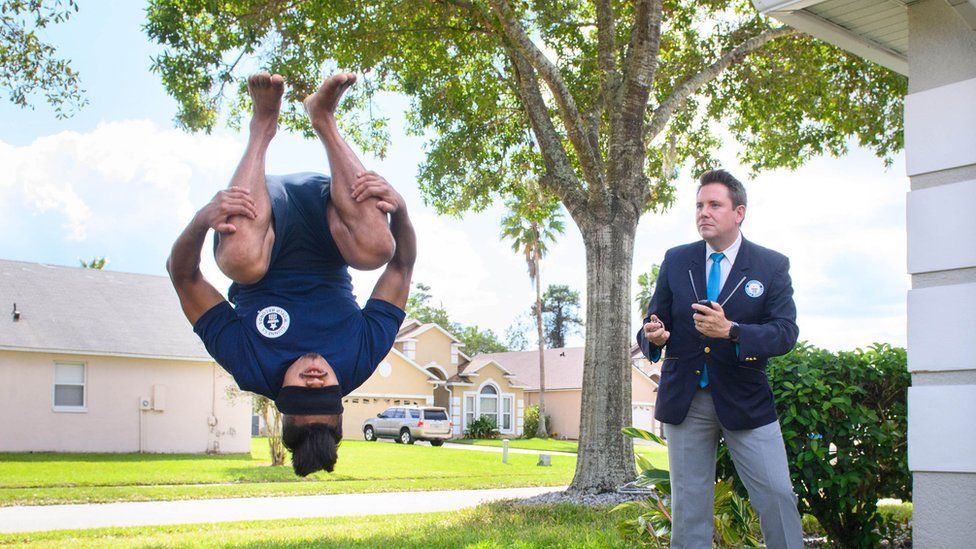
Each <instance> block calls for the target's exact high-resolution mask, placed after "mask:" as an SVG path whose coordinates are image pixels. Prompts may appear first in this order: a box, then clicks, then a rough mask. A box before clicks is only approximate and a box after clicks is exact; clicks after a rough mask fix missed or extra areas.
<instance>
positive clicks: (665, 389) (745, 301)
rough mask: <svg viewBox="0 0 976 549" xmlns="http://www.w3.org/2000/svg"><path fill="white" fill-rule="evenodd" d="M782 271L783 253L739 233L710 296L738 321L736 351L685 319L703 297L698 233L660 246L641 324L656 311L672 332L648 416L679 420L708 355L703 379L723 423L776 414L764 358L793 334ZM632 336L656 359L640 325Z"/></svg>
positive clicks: (736, 424) (789, 343)
mask: <svg viewBox="0 0 976 549" xmlns="http://www.w3.org/2000/svg"><path fill="white" fill-rule="evenodd" d="M789 271H790V261H789V259H788V258H787V257H786V256H784V255H783V254H780V253H778V252H775V251H773V250H770V249H768V248H763V247H762V246H759V245H757V244H753V243H752V242H749V241H748V240H746V239H745V238H743V239H742V244H741V245H740V247H739V253H738V254H737V255H736V257H735V263H734V264H733V265H732V270H731V271H730V272H729V276H728V278H727V279H726V281H725V285H724V286H723V287H722V291H721V292H720V293H719V297H718V299H717V301H718V302H719V303H723V302H724V303H725V304H724V305H723V306H722V307H723V308H724V309H725V316H726V318H728V319H729V320H731V321H733V322H738V323H739V326H740V328H741V330H740V336H739V350H738V354H737V353H736V349H735V344H734V343H732V341H730V340H728V339H715V338H706V337H705V336H703V335H702V334H701V333H699V332H698V330H696V329H695V323H694V320H693V319H692V315H693V314H694V313H695V311H694V309H692V308H691V304H692V303H695V302H696V301H697V300H698V299H706V293H705V292H706V285H705V241H704V240H701V241H699V242H694V243H692V244H686V245H684V246H678V247H676V248H671V249H670V250H668V251H667V253H665V254H664V262H663V263H661V270H660V272H659V273H658V278H657V287H656V288H655V290H654V297H653V298H651V302H650V306H649V307H648V309H647V316H646V317H645V318H644V324H647V322H648V321H649V319H650V316H651V315H652V314H654V315H657V317H658V319H659V320H661V322H663V323H664V327H665V329H667V330H668V331H670V332H671V337H670V338H669V339H668V341H667V342H666V343H665V344H664V347H665V348H666V352H665V356H664V364H663V365H662V366H661V383H660V386H659V387H658V391H657V405H656V406H655V413H654V417H655V418H657V419H658V420H659V421H662V422H664V423H671V424H678V423H681V422H682V421H684V419H685V416H686V415H688V408H689V407H690V406H691V399H692V398H694V396H695V392H696V391H697V390H698V381H699V378H700V377H701V371H702V366H703V365H705V363H706V362H707V363H708V383H709V387H710V388H711V390H712V399H713V400H714V401H715V411H716V412H717V413H718V419H719V422H721V424H722V426H724V427H725V428H726V429H730V430H739V429H755V428H756V427H762V426H763V425H767V424H769V423H772V422H773V421H775V420H776V408H775V405H774V403H773V392H772V390H771V389H770V388H769V382H768V381H767V379H766V361H767V359H768V358H769V357H771V356H778V355H784V354H786V353H788V352H790V350H791V349H792V348H793V346H794V345H795V344H796V338H797V336H798V335H799V328H797V325H796V305H795V304H794V303H793V285H792V283H791V281H790V272H789ZM733 290H734V292H733ZM696 292H697V296H696ZM726 299H727V300H728V301H726ZM637 344H638V345H640V348H641V351H643V353H644V356H646V357H647V358H648V360H650V361H651V362H656V361H657V360H659V359H660V357H661V347H658V346H656V345H653V344H652V343H651V342H649V341H647V339H646V338H645V337H644V330H643V326H642V327H641V330H639V331H638V332H637Z"/></svg>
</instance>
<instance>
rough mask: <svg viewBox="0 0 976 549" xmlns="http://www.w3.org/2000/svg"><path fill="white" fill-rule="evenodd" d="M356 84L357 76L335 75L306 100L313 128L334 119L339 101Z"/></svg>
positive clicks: (306, 108) (342, 73) (344, 73)
mask: <svg viewBox="0 0 976 549" xmlns="http://www.w3.org/2000/svg"><path fill="white" fill-rule="evenodd" d="M355 83H356V75H355V74H353V73H351V72H340V73H339V74H333V75H332V76H330V77H328V78H326V79H325V82H323V83H322V86H320V87H319V89H318V90H317V91H316V92H315V93H313V94H312V95H310V96H308V97H306V98H305V101H304V104H305V112H306V113H308V118H309V119H310V120H311V121H312V126H313V127H314V126H315V125H316V124H318V123H321V122H328V121H330V120H332V119H334V117H335V111H336V107H337V106H338V105H339V99H340V98H341V97H342V94H343V93H345V91H346V90H348V89H349V87H350V86H352V85H353V84H355Z"/></svg>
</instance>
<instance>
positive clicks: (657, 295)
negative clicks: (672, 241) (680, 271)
mask: <svg viewBox="0 0 976 549" xmlns="http://www.w3.org/2000/svg"><path fill="white" fill-rule="evenodd" d="M671 299H672V294H671V287H670V286H669V285H668V256H667V254H664V261H662V262H661V269H660V270H659V271H658V273H657V282H656V283H655V285H654V295H653V296H652V297H651V301H650V303H648V305H647V316H646V317H644V321H643V323H642V325H641V329H640V330H639V331H638V332H637V345H638V346H639V347H640V349H641V352H642V353H644V356H645V357H647V360H650V361H651V362H657V361H658V360H660V359H661V349H662V348H663V347H664V346H665V345H666V344H667V342H668V339H669V338H670V337H671V332H670V331H668V328H669V327H670V326H671Z"/></svg>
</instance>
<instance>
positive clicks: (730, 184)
mask: <svg viewBox="0 0 976 549" xmlns="http://www.w3.org/2000/svg"><path fill="white" fill-rule="evenodd" d="M712 183H719V184H721V185H725V188H727V189H728V190H729V198H731V199H732V207H733V208H737V207H739V206H745V205H746V188H745V186H743V185H742V182H741V181H739V180H738V179H736V178H735V177H734V176H733V175H732V174H730V173H729V172H727V171H725V170H721V169H720V170H710V171H707V172H705V173H703V174H701V177H699V178H698V190H699V191H700V190H701V188H702V187H704V186H705V185H710V184H712Z"/></svg>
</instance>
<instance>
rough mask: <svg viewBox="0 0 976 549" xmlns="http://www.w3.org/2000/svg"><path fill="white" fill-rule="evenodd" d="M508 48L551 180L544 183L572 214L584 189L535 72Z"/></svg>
mask: <svg viewBox="0 0 976 549" xmlns="http://www.w3.org/2000/svg"><path fill="white" fill-rule="evenodd" d="M507 49H508V54H509V59H510V60H511V62H512V73H513V75H514V76H515V82H516V83H517V84H518V87H519V90H520V92H521V93H520V95H521V97H522V104H523V105H524V106H525V113H526V115H527V116H528V118H529V123H530V124H531V125H532V132H533V133H534V134H535V137H536V139H538V141H539V152H540V153H542V160H543V162H544V163H545V165H546V171H547V172H549V173H548V175H549V177H546V178H544V179H543V182H544V183H545V184H547V185H548V186H550V188H552V190H554V191H555V192H556V194H557V195H559V196H560V197H561V198H562V199H563V203H564V204H566V209H567V210H569V212H570V214H572V213H573V212H574V211H575V210H576V209H577V208H578V207H579V206H581V205H583V204H584V203H585V202H586V199H585V196H584V194H583V189H582V188H581V187H580V185H579V183H578V180H577V178H576V174H575V173H574V172H573V166H572V163H570V161H569V157H568V156H567V155H566V150H565V149H564V148H563V143H562V140H561V139H560V136H559V133H558V132H557V131H556V128H555V127H554V126H553V124H552V119H551V118H550V117H549V108H548V107H547V106H546V102H545V100H544V99H543V98H542V93H541V92H540V91H539V80H538V78H537V77H536V74H535V70H534V69H533V68H532V65H531V64H530V63H529V62H528V60H527V59H525V58H524V57H523V56H522V54H521V53H520V52H519V51H518V50H516V49H515V48H514V47H509V48H507Z"/></svg>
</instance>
